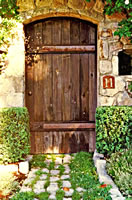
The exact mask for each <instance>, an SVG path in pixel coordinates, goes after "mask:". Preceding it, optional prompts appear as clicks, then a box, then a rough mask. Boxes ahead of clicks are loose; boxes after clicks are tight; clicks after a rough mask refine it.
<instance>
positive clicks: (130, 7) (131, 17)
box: [86, 0, 132, 42]
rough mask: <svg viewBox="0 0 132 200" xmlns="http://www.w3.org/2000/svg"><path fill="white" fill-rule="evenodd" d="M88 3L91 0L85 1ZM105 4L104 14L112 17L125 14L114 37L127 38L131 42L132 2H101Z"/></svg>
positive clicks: (106, 0) (109, 0)
mask: <svg viewBox="0 0 132 200" xmlns="http://www.w3.org/2000/svg"><path fill="white" fill-rule="evenodd" d="M86 1H87V2H90V1H91V0H86ZM102 1H103V2H104V4H105V6H104V13H105V14H106V15H112V14H114V13H123V14H125V16H126V17H125V19H123V20H121V21H120V22H119V24H118V28H117V30H116V31H115V33H114V35H118V36H119V37H120V38H121V37H123V36H124V37H128V38H129V39H130V41H131V42H132V0H127V1H126V0H114V1H113V0H102Z"/></svg>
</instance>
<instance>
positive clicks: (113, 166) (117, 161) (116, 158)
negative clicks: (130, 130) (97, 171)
mask: <svg viewBox="0 0 132 200" xmlns="http://www.w3.org/2000/svg"><path fill="white" fill-rule="evenodd" d="M106 168H107V172H108V174H109V175H110V176H111V177H112V178H113V180H114V182H115V183H116V185H117V186H118V187H119V189H120V191H121V192H122V194H123V195H124V196H126V197H128V198H131V199H132V149H129V150H124V151H123V152H118V153H114V154H112V155H111V157H110V159H108V160H107V165H106Z"/></svg>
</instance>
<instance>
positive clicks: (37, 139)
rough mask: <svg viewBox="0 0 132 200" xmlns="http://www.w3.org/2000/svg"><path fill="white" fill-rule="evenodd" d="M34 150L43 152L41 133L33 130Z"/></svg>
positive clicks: (38, 152)
mask: <svg viewBox="0 0 132 200" xmlns="http://www.w3.org/2000/svg"><path fill="white" fill-rule="evenodd" d="M34 139H35V152H36V153H37V154H40V153H42V152H43V135H42V134H41V133H40V132H35V137H34Z"/></svg>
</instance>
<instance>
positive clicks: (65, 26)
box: [62, 19, 70, 45]
mask: <svg viewBox="0 0 132 200" xmlns="http://www.w3.org/2000/svg"><path fill="white" fill-rule="evenodd" d="M69 44H70V20H67V19H63V20H62V45H69Z"/></svg>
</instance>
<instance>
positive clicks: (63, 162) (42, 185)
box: [21, 155, 84, 200]
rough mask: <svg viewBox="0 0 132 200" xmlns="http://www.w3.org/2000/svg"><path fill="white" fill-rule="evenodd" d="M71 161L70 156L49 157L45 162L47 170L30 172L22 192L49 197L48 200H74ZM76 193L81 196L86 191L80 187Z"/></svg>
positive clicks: (39, 169) (32, 170)
mask: <svg viewBox="0 0 132 200" xmlns="http://www.w3.org/2000/svg"><path fill="white" fill-rule="evenodd" d="M71 159H72V157H71V156H70V155H65V156H64V157H62V156H61V155H57V156H54V157H53V156H52V155H48V156H47V158H46V159H45V161H44V162H45V163H46V167H45V168H32V169H31V170H30V172H29V174H28V177H27V179H25V181H24V183H23V186H22V188H21V192H27V191H33V192H34V193H36V194H37V195H48V199H52V200H54V199H57V200H58V199H63V200H72V194H73V192H74V190H73V189H72V186H71V182H70V168H69V163H70V161H71ZM76 191H78V192H79V193H80V194H81V193H83V192H84V189H83V188H80V187H78V188H76ZM41 199H42V198H41ZM34 200H37V198H35V199H34Z"/></svg>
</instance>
